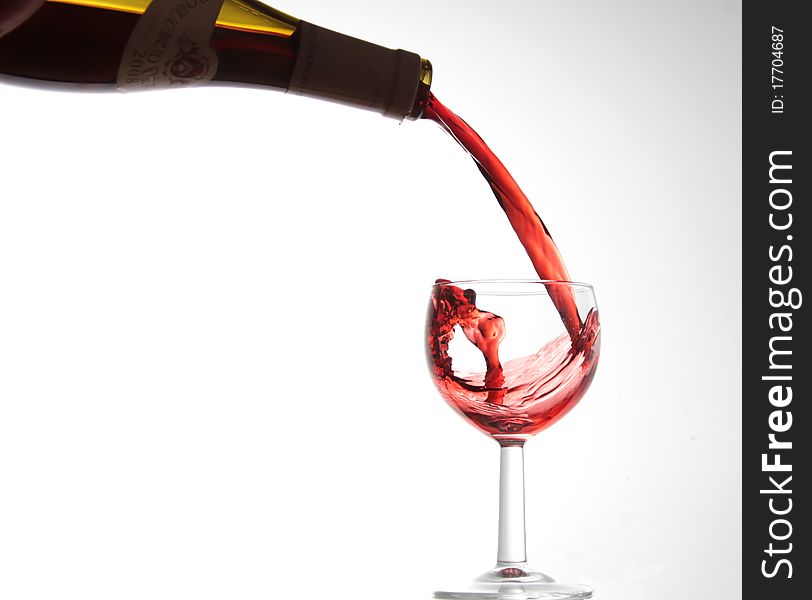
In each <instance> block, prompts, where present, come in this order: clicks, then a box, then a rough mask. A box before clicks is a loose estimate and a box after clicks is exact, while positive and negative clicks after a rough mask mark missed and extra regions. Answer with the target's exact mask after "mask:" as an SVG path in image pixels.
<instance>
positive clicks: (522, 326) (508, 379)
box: [426, 280, 600, 600]
mask: <svg viewBox="0 0 812 600" xmlns="http://www.w3.org/2000/svg"><path fill="white" fill-rule="evenodd" d="M576 314H577V318H576V317H575V315H576ZM562 315H564V316H563V317H562ZM426 335H427V342H428V348H427V350H428V361H429V366H430V368H431V372H432V375H433V376H434V383H435V384H436V386H437V389H438V390H439V391H440V394H441V395H442V396H443V397H444V398H445V400H446V401H447V402H448V403H449V404H450V405H451V406H452V407H453V408H454V409H455V410H456V411H457V412H458V413H460V414H461V415H462V416H463V417H465V418H466V419H467V420H468V421H469V422H470V423H471V424H473V425H474V426H475V427H477V428H479V429H480V430H482V431H483V432H485V433H486V434H488V435H489V436H490V437H492V438H493V439H495V440H496V441H497V442H498V443H499V445H500V447H501V460H500V478H499V540H498V541H499V544H498V550H497V555H496V566H495V567H494V568H493V569H491V570H490V571H488V572H486V573H485V574H484V575H482V576H480V577H479V578H477V579H476V580H474V582H472V584H471V585H470V586H469V589H466V590H464V591H437V592H435V593H434V597H435V598H454V599H470V598H478V599H482V598H488V599H504V600H508V599H510V600H531V599H533V600H535V599H553V598H555V599H563V598H578V599H580V598H590V597H591V596H592V590H591V588H589V587H588V586H585V585H567V584H562V583H557V582H556V581H555V580H554V579H552V578H551V577H550V576H548V575H545V574H544V573H541V572H539V571H536V570H534V569H532V568H531V567H530V566H528V564H527V556H526V550H525V526H524V450H523V447H524V443H525V442H526V441H527V440H528V439H530V438H531V437H532V436H533V435H535V434H536V433H538V432H539V431H541V430H543V429H545V428H547V427H549V426H550V425H552V424H553V423H555V422H556V421H558V419H560V418H561V417H563V416H564V415H565V414H567V412H569V411H570V409H571V408H572V407H573V406H575V404H576V403H577V402H578V401H579V400H580V399H581V397H582V396H583V395H584V392H586V389H587V388H588V387H589V384H590V383H591V381H592V377H593V376H594V374H595V369H596V367H597V365H598V355H599V353H600V322H599V319H598V309H597V304H596V302H595V294H594V292H593V289H592V286H591V285H588V284H585V283H574V282H571V281H515V280H482V281H456V282H454V281H446V280H438V281H437V282H436V283H435V285H434V287H433V288H432V293H431V304H430V305H429V311H428V320H427V324H426Z"/></svg>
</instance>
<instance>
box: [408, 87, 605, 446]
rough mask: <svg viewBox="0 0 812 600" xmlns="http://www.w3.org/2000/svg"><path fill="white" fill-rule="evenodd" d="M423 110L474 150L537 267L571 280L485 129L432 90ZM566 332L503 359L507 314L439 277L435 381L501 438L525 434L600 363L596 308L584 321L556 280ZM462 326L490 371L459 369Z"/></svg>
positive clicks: (548, 276)
mask: <svg viewBox="0 0 812 600" xmlns="http://www.w3.org/2000/svg"><path fill="white" fill-rule="evenodd" d="M423 118H426V119H430V120H433V121H435V122H437V123H438V124H439V125H440V126H441V127H442V128H443V129H444V130H445V131H446V132H447V133H449V134H450V135H451V136H452V137H453V138H454V139H455V140H456V141H457V142H458V143H459V144H460V145H461V146H462V147H463V148H464V149H465V150H466V151H467V152H468V153H469V154H470V156H471V158H473V160H474V162H475V163H476V165H477V167H478V168H479V170H480V172H481V173H482V175H483V176H484V177H485V180H486V181H487V182H488V184H489V185H490V187H491V189H492V190H493V193H494V195H495V196H496V199H497V201H498V202H499V205H500V206H501V207H502V209H503V210H504V211H505V214H506V215H507V218H508V220H509V221H510V224H511V226H512V227H513V229H514V231H515V232H516V234H517V236H518V238H519V241H520V242H521V244H522V245H523V246H524V248H525V250H526V252H527V255H528V257H529V258H530V261H531V262H532V264H533V267H534V268H535V270H536V273H537V274H538V276H539V277H540V278H541V279H542V280H547V281H551V282H555V281H569V273H568V272H567V268H566V267H565V266H564V261H563V259H562V258H561V254H560V252H559V251H558V248H557V247H556V245H555V242H554V241H553V238H552V236H551V235H550V232H549V230H548V229H547V227H546V226H545V225H544V222H543V221H542V220H541V218H540V217H539V215H538V213H537V212H536V211H535V209H534V208H533V205H532V204H531V203H530V200H528V198H527V196H526V195H525V194H524V192H522V190H521V188H520V187H519V185H518V184H517V183H516V180H515V179H513V177H512V176H511V174H510V173H509V172H508V170H507V169H506V168H505V166H504V165H503V164H502V162H501V161H500V160H499V158H498V157H497V156H496V155H495V154H494V153H493V151H492V150H491V149H490V148H489V147H488V145H487V144H486V143H485V142H484V141H483V139H482V138H481V137H480V136H479V134H477V133H476V131H474V129H473V128H472V127H471V126H470V125H468V124H467V123H466V122H465V121H464V120H462V119H461V118H460V117H459V116H457V115H456V114H454V113H453V112H452V111H451V110H449V109H448V108H447V107H446V106H444V105H443V104H442V103H441V102H440V101H439V100H437V98H436V97H435V96H434V94H430V95H429V97H428V99H427V101H426V105H425V108H424V112H423ZM546 287H547V293H548V294H549V296H550V299H551V300H552V301H553V303H554V305H555V307H556V309H557V310H558V313H559V314H560V315H561V320H562V321H563V323H564V327H565V329H566V332H567V333H566V334H562V335H561V336H559V337H558V338H556V339H554V340H552V341H550V342H549V343H548V344H546V345H545V346H544V347H542V348H541V349H540V350H539V351H538V352H536V353H535V354H533V355H531V356H526V357H523V358H520V359H514V360H512V361H509V362H508V363H506V364H504V365H503V364H502V363H501V361H500V359H499V344H500V342H501V341H502V339H503V338H504V336H505V324H504V320H503V319H502V318H501V317H499V316H498V315H496V314H494V313H491V312H487V311H485V310H483V309H480V308H478V307H477V305H476V295H475V293H474V292H473V290H465V289H462V288H460V287H457V286H455V285H451V282H449V281H447V280H443V279H438V280H437V283H436V285H435V286H434V289H433V291H432V307H431V308H430V310H429V323H428V325H427V335H428V340H427V342H428V352H429V359H430V362H431V363H432V364H433V369H434V379H435V384H436V385H437V387H438V389H439V390H440V392H441V394H442V395H443V396H444V397H445V398H446V400H447V401H448V402H449V403H450V404H451V405H452V406H454V407H455V408H456V409H457V410H458V411H459V412H460V413H462V414H463V415H464V416H466V417H467V418H468V419H470V420H471V421H472V422H473V423H474V424H475V425H476V426H477V427H479V428H480V429H482V430H483V431H484V432H485V433H488V434H490V435H492V436H494V437H496V438H498V439H503V440H505V439H507V440H512V441H514V442H515V441H516V440H525V439H527V438H529V437H530V436H531V435H533V434H535V433H538V432H539V431H541V430H542V429H545V428H546V427H548V426H550V425H552V424H553V423H554V422H555V421H557V420H558V419H559V418H561V417H562V416H564V415H565V414H566V413H567V412H568V411H569V409H570V408H572V407H573V406H574V405H575V403H576V402H578V400H580V398H581V396H582V395H583V394H584V392H585V391H586V389H587V388H588V387H589V384H590V382H591V381H592V377H593V376H594V373H595V368H596V367H597V357H598V352H597V350H598V348H599V344H600V321H599V318H598V313H597V311H596V310H591V311H590V312H589V314H588V315H587V317H586V319H585V320H584V321H581V318H580V316H579V314H578V307H577V304H576V302H575V295H574V293H573V290H572V288H571V287H570V286H568V285H559V284H556V283H549V284H547V285H546ZM456 328H459V329H460V330H461V331H462V332H463V334H464V335H465V337H466V338H467V339H468V340H469V341H470V342H471V343H472V344H474V345H475V346H476V347H477V349H479V351H480V352H481V353H482V356H483V357H484V359H485V372H484V374H483V373H459V372H457V371H455V370H454V368H453V365H452V357H451V356H450V354H449V352H448V349H449V343H450V342H451V339H452V338H453V336H454V332H455V329H456Z"/></svg>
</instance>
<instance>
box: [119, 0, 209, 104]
mask: <svg viewBox="0 0 812 600" xmlns="http://www.w3.org/2000/svg"><path fill="white" fill-rule="evenodd" d="M223 1H224V0H152V2H151V3H150V5H149V6H148V7H147V10H146V11H145V12H144V14H143V15H141V17H140V18H139V19H138V23H136V25H135V29H134V30H133V32H132V34H131V35H130V40H129V42H127V47H126V48H125V50H124V55H123V56H122V59H121V66H120V67H119V69H118V89H119V90H121V91H129V90H155V89H161V88H170V87H182V86H188V85H195V84H199V83H205V82H207V81H211V80H212V79H213V78H214V74H215V72H216V71H217V53H216V52H215V51H214V49H213V48H212V47H211V45H210V42H211V35H212V32H213V31H214V24H215V22H216V21H217V15H218V14H220V8H221V6H222V5H223Z"/></svg>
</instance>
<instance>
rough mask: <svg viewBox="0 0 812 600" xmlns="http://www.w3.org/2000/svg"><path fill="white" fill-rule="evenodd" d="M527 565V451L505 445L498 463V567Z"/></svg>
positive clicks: (520, 447) (516, 445)
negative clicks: (525, 514) (525, 520)
mask: <svg viewBox="0 0 812 600" xmlns="http://www.w3.org/2000/svg"><path fill="white" fill-rule="evenodd" d="M525 562H527V550H526V548H525V529H524V448H523V445H522V444H503V445H502V448H501V457H500V461H499V550H498V551H497V553H496V563H497V566H503V565H511V564H513V565H515V564H517V563H520V564H524V563H525Z"/></svg>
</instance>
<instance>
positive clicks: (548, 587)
mask: <svg viewBox="0 0 812 600" xmlns="http://www.w3.org/2000/svg"><path fill="white" fill-rule="evenodd" d="M463 587H464V589H461V590H460V591H457V592H446V591H438V592H434V597H435V598H444V599H448V600H474V599H476V600H564V599H567V598H569V599H572V600H582V599H586V598H591V597H592V588H590V587H589V586H587V585H580V584H576V585H571V584H565V583H558V582H557V581H555V580H554V579H553V578H552V577H550V576H549V575H545V574H544V573H541V572H539V571H534V570H532V569H529V568H527V567H526V566H502V567H497V568H495V569H492V570H490V571H488V572H487V573H485V574H484V575H481V576H480V577H477V578H476V579H475V580H474V581H472V582H471V583H470V584H469V585H467V586H463Z"/></svg>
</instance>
